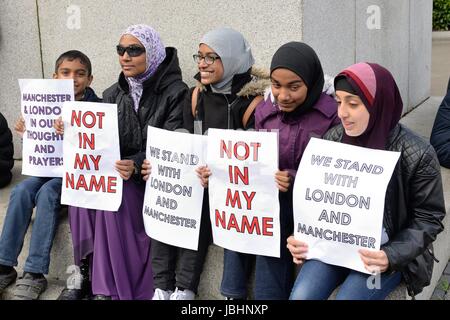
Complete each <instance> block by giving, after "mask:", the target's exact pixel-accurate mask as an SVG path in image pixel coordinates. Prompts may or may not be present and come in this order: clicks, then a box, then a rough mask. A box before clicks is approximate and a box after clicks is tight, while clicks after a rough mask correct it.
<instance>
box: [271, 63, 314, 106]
mask: <svg viewBox="0 0 450 320" xmlns="http://www.w3.org/2000/svg"><path fill="white" fill-rule="evenodd" d="M270 79H271V81H272V94H273V96H274V98H275V101H276V102H277V104H278V107H279V108H280V110H281V111H283V112H292V111H294V110H295V109H297V107H298V106H300V105H301V104H302V103H303V102H305V100H306V97H307V95H308V87H307V86H306V84H305V82H303V79H302V78H300V77H299V76H298V75H297V74H295V73H294V72H292V71H291V70H288V69H283V68H278V69H275V70H274V71H273V72H272V74H271V76H270Z"/></svg>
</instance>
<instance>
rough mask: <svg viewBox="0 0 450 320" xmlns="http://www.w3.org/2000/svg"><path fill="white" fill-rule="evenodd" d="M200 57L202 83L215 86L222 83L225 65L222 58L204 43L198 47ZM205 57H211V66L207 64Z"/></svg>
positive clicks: (199, 66)
mask: <svg viewBox="0 0 450 320" xmlns="http://www.w3.org/2000/svg"><path fill="white" fill-rule="evenodd" d="M198 55H199V56H200V61H199V62H198V70H199V71H200V82H201V83H202V84H204V85H208V84H214V83H217V82H220V80H222V78H223V72H224V70H223V64H222V61H221V60H220V57H219V55H218V54H217V53H215V52H214V50H213V49H211V48H210V47H208V46H207V45H206V44H204V43H202V44H201V45H200V46H199V47H198ZM205 57H210V58H212V59H208V61H210V63H211V61H212V63H211V64H208V63H206V60H207V59H205Z"/></svg>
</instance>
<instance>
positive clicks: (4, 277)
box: [0, 268, 17, 294]
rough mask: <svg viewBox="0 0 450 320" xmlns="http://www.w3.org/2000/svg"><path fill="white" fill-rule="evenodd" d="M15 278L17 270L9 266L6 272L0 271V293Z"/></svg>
mask: <svg viewBox="0 0 450 320" xmlns="http://www.w3.org/2000/svg"><path fill="white" fill-rule="evenodd" d="M16 278H17V271H16V270H15V269H14V268H11V269H10V271H9V272H8V273H0V294H2V293H3V291H4V290H5V289H6V287H8V286H9V285H10V284H12V283H13V282H14V281H15V280H16Z"/></svg>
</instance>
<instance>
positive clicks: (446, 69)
mask: <svg viewBox="0 0 450 320" xmlns="http://www.w3.org/2000/svg"><path fill="white" fill-rule="evenodd" d="M449 56H450V33H448V36H447V35H444V36H442V34H440V37H435V36H434V34H433V46H432V81H431V84H432V88H431V95H432V96H431V97H430V98H429V99H427V100H426V101H425V102H424V103H423V104H421V105H420V106H418V107H417V108H416V109H414V110H413V111H411V112H410V113H408V114H407V115H406V116H404V117H403V118H402V120H401V122H402V123H404V124H405V125H407V126H408V127H410V128H412V129H413V130H414V131H415V132H417V133H418V134H420V135H422V136H423V137H424V138H426V139H428V137H429V135H430V132H431V127H432V123H433V120H434V116H435V113H436V111H437V106H438V105H439V104H440V102H441V101H442V96H443V95H444V94H445V91H446V88H447V83H448V79H449V76H450V59H449ZM21 165H22V163H21V161H16V163H15V166H14V168H13V181H12V183H11V184H10V185H9V186H8V187H6V188H4V189H0V228H2V226H3V220H4V217H5V214H6V209H7V206H8V201H9V195H10V192H11V190H12V188H13V187H14V186H15V185H16V184H17V183H19V182H20V181H22V180H24V179H25V178H26V177H25V176H22V175H21V173H20V170H21ZM443 173H445V178H444V180H445V181H444V185H445V187H444V193H445V198H446V207H447V208H448V207H449V205H450V187H448V186H450V170H445V169H443ZM445 190H447V191H445ZM446 219H447V221H448V219H450V217H447V218H446ZM60 220H61V222H60V226H59V228H58V231H57V234H56V237H55V241H54V246H53V249H52V254H51V261H52V262H51V265H50V272H49V276H48V280H49V288H48V289H47V291H46V292H45V293H44V294H43V295H42V296H41V299H43V300H54V299H56V298H57V297H58V295H59V293H60V292H61V290H62V289H63V288H64V286H65V279H67V277H68V275H70V273H71V272H70V269H68V266H70V265H71V264H72V263H73V253H72V249H71V245H70V243H71V236H70V228H69V226H68V222H67V215H66V214H65V215H62V216H61V217H60ZM447 225H449V223H447ZM447 229H448V228H447ZM445 232H446V233H447V236H448V235H449V234H450V230H445V231H444V233H445ZM29 237H30V232H28V233H27V236H26V238H25V242H24V247H23V252H22V254H21V255H20V257H19V266H18V269H17V270H18V271H21V270H22V267H23V264H24V261H25V259H26V255H27V253H28V244H29ZM448 243H449V244H450V242H448ZM449 244H446V245H445V247H444V248H443V249H442V248H441V250H446V253H447V255H442V254H441V256H447V257H448V256H449V255H448V251H449V250H450V248H449ZM441 253H442V251H441ZM221 258H222V253H221V251H220V250H219V248H216V247H215V246H212V247H211V248H210V253H209V256H208V259H207V261H206V265H205V271H204V274H203V275H202V281H201V285H200V288H199V298H205V299H206V298H210V299H211V298H212V299H221V296H220V293H219V292H218V291H217V290H218V289H217V288H218V282H219V281H220V275H218V274H217V270H218V269H219V268H220V267H221V266H220V259H221ZM438 258H439V257H438ZM442 262H445V261H442ZM433 285H434V284H433ZM425 296H426V298H425V299H428V298H429V299H431V300H450V262H449V263H447V265H446V267H445V268H444V269H443V272H442V276H440V278H439V280H438V281H437V283H436V284H435V287H434V290H433V292H432V294H431V293H429V294H428V293H426V294H425ZM11 297H12V290H11V287H10V288H9V289H8V290H6V292H5V294H4V297H3V298H5V299H10V298H11ZM394 299H395V298H394Z"/></svg>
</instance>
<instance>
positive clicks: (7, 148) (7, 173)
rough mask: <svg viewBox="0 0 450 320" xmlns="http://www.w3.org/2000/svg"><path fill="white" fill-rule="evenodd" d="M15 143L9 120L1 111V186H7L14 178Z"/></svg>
mask: <svg viewBox="0 0 450 320" xmlns="http://www.w3.org/2000/svg"><path fill="white" fill-rule="evenodd" d="M13 155H14V145H13V142H12V134H11V130H10V129H9V128H8V122H7V121H6V119H5V117H4V116H3V115H2V114H1V113H0V188H3V187H5V186H6V185H7V184H9V182H10V181H11V178H12V173H11V169H12V167H13V166H14V159H13Z"/></svg>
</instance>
